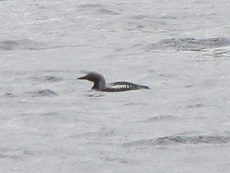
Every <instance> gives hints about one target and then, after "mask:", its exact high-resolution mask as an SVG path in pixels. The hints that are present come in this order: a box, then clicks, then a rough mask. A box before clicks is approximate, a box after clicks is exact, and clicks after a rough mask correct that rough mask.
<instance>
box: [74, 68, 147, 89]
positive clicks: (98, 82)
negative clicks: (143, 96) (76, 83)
mask: <svg viewBox="0 0 230 173" xmlns="http://www.w3.org/2000/svg"><path fill="white" fill-rule="evenodd" d="M78 79H80V80H88V81H91V82H93V83H94V85H93V87H92V88H91V89H94V90H97V91H103V92H122V91H129V90H139V89H150V87H148V86H145V85H138V84H134V83H131V82H123V81H120V82H114V83H109V84H106V82H105V78H104V77H103V76H102V75H101V74H99V73H97V72H89V73H88V74H86V75H85V76H82V77H79V78H78Z"/></svg>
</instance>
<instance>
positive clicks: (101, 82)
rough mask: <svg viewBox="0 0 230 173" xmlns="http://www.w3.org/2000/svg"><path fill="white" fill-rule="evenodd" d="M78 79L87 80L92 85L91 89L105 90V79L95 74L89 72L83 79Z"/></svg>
mask: <svg viewBox="0 0 230 173" xmlns="http://www.w3.org/2000/svg"><path fill="white" fill-rule="evenodd" d="M78 79H85V80H89V81H91V82H93V83H94V85H93V87H92V89H96V90H103V89H104V88H105V79H104V77H103V76H102V75H101V74H99V73H96V72H89V73H88V74H87V75H85V76H83V77H79V78H78Z"/></svg>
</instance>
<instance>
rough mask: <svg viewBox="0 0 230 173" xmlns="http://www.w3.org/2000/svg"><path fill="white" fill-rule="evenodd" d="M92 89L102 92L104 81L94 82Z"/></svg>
mask: <svg viewBox="0 0 230 173" xmlns="http://www.w3.org/2000/svg"><path fill="white" fill-rule="evenodd" d="M92 89H96V90H101V91H102V90H104V89H105V81H104V80H98V81H96V82H94V85H93V87H92Z"/></svg>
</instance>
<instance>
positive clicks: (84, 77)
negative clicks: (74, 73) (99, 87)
mask: <svg viewBox="0 0 230 173" xmlns="http://www.w3.org/2000/svg"><path fill="white" fill-rule="evenodd" d="M77 79H86V76H82V77H79V78H77Z"/></svg>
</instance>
